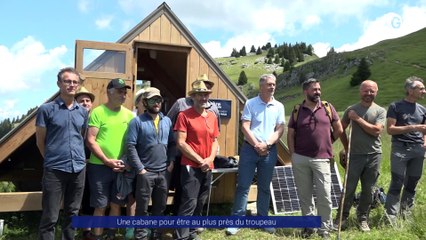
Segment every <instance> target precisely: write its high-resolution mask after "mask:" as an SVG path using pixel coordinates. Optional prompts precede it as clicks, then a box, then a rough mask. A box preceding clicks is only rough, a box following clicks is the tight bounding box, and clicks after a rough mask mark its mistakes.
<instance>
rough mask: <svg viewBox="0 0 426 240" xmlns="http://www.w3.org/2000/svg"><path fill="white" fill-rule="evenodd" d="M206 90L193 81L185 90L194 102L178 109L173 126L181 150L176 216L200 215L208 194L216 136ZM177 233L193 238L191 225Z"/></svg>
mask: <svg viewBox="0 0 426 240" xmlns="http://www.w3.org/2000/svg"><path fill="white" fill-rule="evenodd" d="M210 93H211V90H210V89H208V88H207V87H206V84H205V83H204V82H203V81H200V80H197V81H195V82H194V83H193V84H192V90H191V91H190V92H189V95H190V96H191V97H192V99H193V102H194V105H193V106H192V107H191V108H189V109H187V110H185V111H183V112H180V113H179V116H178V118H177V120H176V124H175V126H174V130H175V131H176V133H177V139H176V142H177V146H178V148H179V150H180V151H181V152H182V160H181V185H182V197H181V204H180V206H179V211H178V215H179V216H201V212H202V210H203V206H204V204H205V203H206V200H207V197H208V194H209V187H210V182H211V174H212V173H211V170H212V169H213V160H214V158H215V157H216V153H217V149H218V142H217V137H218V136H219V128H218V124H217V117H216V115H215V114H214V113H212V112H210V111H206V107H207V106H208V103H207V102H208V100H209V97H210ZM177 235H178V236H177V237H178V238H179V239H197V233H196V232H195V229H191V230H190V229H189V228H179V229H178V230H177Z"/></svg>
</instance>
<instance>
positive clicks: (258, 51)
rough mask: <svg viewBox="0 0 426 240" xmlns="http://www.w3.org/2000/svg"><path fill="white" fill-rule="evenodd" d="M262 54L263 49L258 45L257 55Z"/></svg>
mask: <svg viewBox="0 0 426 240" xmlns="http://www.w3.org/2000/svg"><path fill="white" fill-rule="evenodd" d="M260 54H262V50H261V49H260V47H257V50H256V55H260Z"/></svg>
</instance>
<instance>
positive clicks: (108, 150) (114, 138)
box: [89, 104, 134, 165]
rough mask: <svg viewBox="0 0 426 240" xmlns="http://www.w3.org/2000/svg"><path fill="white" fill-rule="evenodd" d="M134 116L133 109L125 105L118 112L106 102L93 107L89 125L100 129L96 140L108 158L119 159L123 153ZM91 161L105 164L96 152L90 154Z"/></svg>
mask: <svg viewBox="0 0 426 240" xmlns="http://www.w3.org/2000/svg"><path fill="white" fill-rule="evenodd" d="M133 117H134V115H133V113H132V111H130V110H129V109H127V108H125V107H123V106H121V109H120V111H118V112H114V111H111V110H110V109H109V108H107V107H106V106H105V105H104V104H102V105H100V106H98V107H96V108H95V109H93V111H92V113H91V114H90V118H89V127H96V128H98V129H99V132H98V135H97V136H96V142H97V143H98V144H99V147H100V148H101V149H102V151H103V153H104V154H105V156H107V157H108V158H111V159H119V158H120V157H121V155H122V154H123V152H124V145H125V135H126V132H127V127H128V126H129V122H130V120H132V119H133ZM89 163H92V164H99V165H101V164H103V162H102V161H101V160H100V159H99V158H97V157H96V156H95V155H94V154H91V155H90V159H89Z"/></svg>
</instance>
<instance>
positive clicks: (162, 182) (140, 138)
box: [126, 87, 176, 239]
mask: <svg viewBox="0 0 426 240" xmlns="http://www.w3.org/2000/svg"><path fill="white" fill-rule="evenodd" d="M141 101H142V102H143V105H144V108H145V109H146V111H145V113H143V114H141V115H139V116H137V117H135V118H134V119H133V120H132V121H131V122H130V124H129V129H128V132H127V137H126V145H127V155H128V160H129V164H130V165H131V166H132V168H133V169H136V172H137V173H138V175H137V176H136V190H135V194H136V216H149V215H151V216H161V215H163V213H164V210H165V209H166V204H167V194H168V179H169V176H170V173H171V171H172V169H173V160H174V157H175V156H174V155H175V154H174V152H175V147H176V143H175V139H174V134H173V129H172V121H171V120H170V118H168V117H167V116H164V115H163V113H161V112H160V110H161V104H162V102H163V98H162V97H161V94H160V90H158V89H157V88H154V87H150V88H147V89H146V90H145V92H144V93H143V94H142V96H141ZM151 197H152V208H151V214H149V213H148V204H149V200H150V198H151ZM135 239H148V229H146V228H138V229H136V231H135ZM151 239H161V231H160V230H159V229H154V230H153V231H152V238H151Z"/></svg>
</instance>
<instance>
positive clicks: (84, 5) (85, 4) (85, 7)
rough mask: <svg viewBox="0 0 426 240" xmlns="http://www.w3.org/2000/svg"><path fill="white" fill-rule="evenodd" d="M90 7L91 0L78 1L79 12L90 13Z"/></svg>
mask: <svg viewBox="0 0 426 240" xmlns="http://www.w3.org/2000/svg"><path fill="white" fill-rule="evenodd" d="M89 5H90V2H89V0H79V1H78V10H80V12H83V13H88V12H89Z"/></svg>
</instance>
